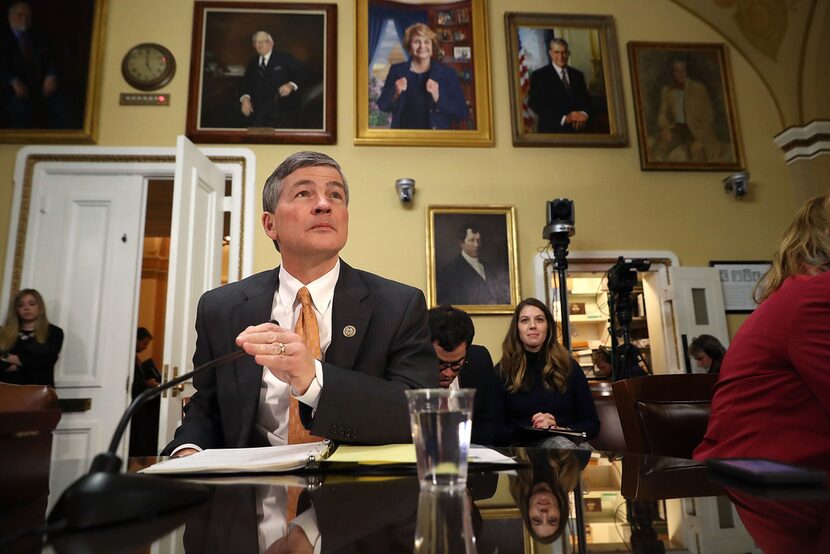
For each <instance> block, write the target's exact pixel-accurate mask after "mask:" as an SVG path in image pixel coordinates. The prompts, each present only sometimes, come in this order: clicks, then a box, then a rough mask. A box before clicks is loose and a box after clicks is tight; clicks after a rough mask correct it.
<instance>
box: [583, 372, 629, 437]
mask: <svg viewBox="0 0 830 554" xmlns="http://www.w3.org/2000/svg"><path fill="white" fill-rule="evenodd" d="M591 396H592V397H593V399H594V406H596V409H597V416H598V417H599V435H597V436H596V438H594V439H593V440H592V441H591V446H593V447H594V448H596V449H597V450H603V451H606V452H624V451H625V436H623V429H622V424H621V423H620V414H619V412H618V411H617V402H616V400H614V391H613V390H612V388H611V384H610V383H607V382H605V381H599V382H596V383H591Z"/></svg>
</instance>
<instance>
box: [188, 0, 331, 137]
mask: <svg viewBox="0 0 830 554" xmlns="http://www.w3.org/2000/svg"><path fill="white" fill-rule="evenodd" d="M336 25H337V10H336V6H335V5H333V4H297V5H296V6H292V7H291V8H287V7H286V6H283V5H280V4H269V3H265V2H251V3H246V4H245V5H244V6H241V5H240V6H239V7H236V6H233V5H232V3H227V2H205V3H199V4H197V6H196V17H195V19H194V28H193V32H194V34H195V38H194V40H195V41H197V42H198V43H199V44H200V45H201V47H200V48H199V49H197V51H196V52H194V59H193V61H192V64H194V65H196V70H195V71H197V73H194V75H198V78H197V79H194V80H192V81H191V83H190V88H191V96H190V101H189V103H188V114H187V135H188V136H189V137H190V138H191V139H192V140H194V141H199V142H223V143H224V142H265V143H280V142H298V140H297V137H298V136H300V135H302V137H304V139H305V140H302V142H309V143H318V142H319V143H329V142H334V140H335V137H336V106H337V104H336V96H337V87H336V86H335V84H336V82H337V81H336V78H335V75H336V69H337V59H336V58H337V57H336V50H335V45H336V43H337V41H336ZM191 70H192V71H194V70H193V69H191Z"/></svg>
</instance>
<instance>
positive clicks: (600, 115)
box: [504, 13, 628, 146]
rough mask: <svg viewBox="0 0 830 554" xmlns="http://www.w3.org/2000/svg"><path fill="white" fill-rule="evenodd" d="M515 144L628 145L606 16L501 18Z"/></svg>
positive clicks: (516, 15) (610, 24)
mask: <svg viewBox="0 0 830 554" xmlns="http://www.w3.org/2000/svg"><path fill="white" fill-rule="evenodd" d="M504 24H505V36H506V37H507V71H508V78H509V81H510V107H511V118H510V119H511V123H512V127H513V144H514V145H515V146H625V145H626V144H628V131H627V127H626V122H625V104H624V103H623V94H622V80H621V79H620V60H619V52H618V50H617V34H616V31H615V30H614V20H613V18H612V17H611V16H602V15H600V16H595V15H556V14H536V13H506V14H505V15H504Z"/></svg>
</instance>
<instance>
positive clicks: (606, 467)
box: [0, 448, 830, 554]
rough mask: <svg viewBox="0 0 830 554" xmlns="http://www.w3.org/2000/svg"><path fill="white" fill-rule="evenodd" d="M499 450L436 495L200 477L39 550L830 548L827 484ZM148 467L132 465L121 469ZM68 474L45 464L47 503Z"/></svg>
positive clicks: (407, 479)
mask: <svg viewBox="0 0 830 554" xmlns="http://www.w3.org/2000/svg"><path fill="white" fill-rule="evenodd" d="M500 450H502V451H503V452H504V453H506V454H509V455H511V456H513V457H515V459H516V460H517V461H519V462H520V465H519V466H517V468H516V469H515V470H511V471H498V472H486V471H484V472H479V471H476V472H473V473H471V474H470V477H469V480H468V484H467V487H466V488H465V489H461V490H456V491H452V492H445V493H437V492H429V491H422V490H420V489H419V486H418V481H417V477H416V476H415V474H414V471H403V472H401V473H400V474H384V475H362V476H357V475H345V474H337V473H332V474H315V475H284V474H283V475H253V476H239V477H211V478H204V479H201V480H200V481H201V482H204V483H209V484H210V488H211V496H210V498H209V500H208V501H207V502H205V503H204V504H202V505H200V506H196V507H194V508H192V509H190V510H188V511H187V512H185V513H178V514H169V515H167V516H165V517H162V518H158V517H155V518H148V519H147V520H145V521H142V522H137V523H135V524H130V525H125V526H119V527H116V528H111V529H103V530H100V531H98V532H95V533H83V534H78V535H68V536H63V537H60V536H58V537H55V538H53V539H52V540H51V542H50V545H49V546H47V548H46V551H54V552H116V551H133V550H135V549H145V548H148V547H150V545H152V550H151V551H152V552H160V553H168V552H169V553H174V552H187V553H190V554H192V553H201V552H419V553H421V552H479V553H491V552H499V553H512V552H516V553H531V552H533V553H536V552H539V553H544V552H557V553H558V552H628V551H632V552H649V553H650V552H671V551H678V552H687V551H688V552H718V553H729V552H736V553H737V552H753V551H755V552H758V551H761V549H763V551H764V552H809V551H815V552H822V551H823V552H828V551H830V542H828V540H829V539H828V536H830V519H828V513H829V512H828V506H829V505H830V498H828V495H827V490H826V489H825V490H823V491H816V490H814V489H813V490H810V491H805V490H802V489H783V490H782V489H778V490H777V492H775V493H771V492H770V491H769V490H759V489H756V490H752V489H746V490H739V489H736V488H734V487H732V488H724V487H722V486H721V485H719V484H718V483H717V482H715V480H713V479H712V478H711V476H710V475H709V474H708V472H707V470H706V468H705V467H704V466H702V465H700V464H698V463H695V462H691V461H689V460H679V459H673V458H666V457H657V456H643V455H635V454H625V455H617V454H609V453H596V452H594V453H588V452H584V451H566V450H542V449H526V448H514V449H500ZM154 461H155V459H154V458H134V459H131V460H130V464H129V467H130V471H136V470H137V469H139V468H141V467H145V466H147V465H149V464H151V463H153V462H154ZM70 473H71V472H69V471H66V468H65V467H62V465H61V463H57V464H53V468H52V482H51V488H52V498H53V499H54V497H56V496H58V495H59V494H60V492H62V490H63V488H65V487H66V486H67V485H68V484H69V483H68V481H67V482H59V481H60V476H61V475H62V474H64V475H68V474H70ZM3 480H4V481H8V480H9V476H5V478H3ZM7 484H8V485H9V486H11V485H12V483H0V489H2V490H6V485H7ZM125 501H126V500H125ZM51 502H54V500H51ZM32 506H33V505H32V504H30V503H27V504H26V505H25V506H24V505H19V506H14V507H12V508H10V509H8V510H4V511H2V517H0V521H2V523H0V534H2V535H7V534H9V533H11V532H13V531H19V530H21V529H25V528H26V526H29V527H37V526H39V525H43V513H44V508H43V506H41V505H40V504H37V503H36V504H35V505H34V506H35V508H34V512H33V511H32ZM736 506H737V511H736ZM26 510H28V511H26ZM38 510H39V512H38ZM10 522H13V524H14V527H9V525H10ZM745 524H746V527H745ZM750 533H751V534H750ZM822 541H823V542H822ZM759 547H760V548H759ZM7 551H10V552H15V551H18V552H37V551H39V544H37V543H36V541H34V542H33V541H30V542H29V544H28V547H26V548H24V547H23V545H22V544H18V545H16V546H15V548H12V549H8V550H7Z"/></svg>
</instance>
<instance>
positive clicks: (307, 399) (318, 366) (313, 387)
mask: <svg viewBox="0 0 830 554" xmlns="http://www.w3.org/2000/svg"><path fill="white" fill-rule="evenodd" d="M314 373H315V377H314V379H313V380H312V381H311V384H310V385H308V390H306V391H305V394H303V395H300V396H298V395H297V391H296V390H294V387H291V391H290V392H291V396H293V397H294V398H296V399H297V400H299V401H300V402H302V403H303V404H305V405H306V406H311V409H312V410H316V409H317V403H318V402H319V401H320V393H321V392H322V390H323V364H322V363H321V362H320V360H314Z"/></svg>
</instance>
